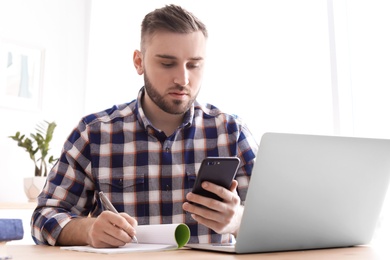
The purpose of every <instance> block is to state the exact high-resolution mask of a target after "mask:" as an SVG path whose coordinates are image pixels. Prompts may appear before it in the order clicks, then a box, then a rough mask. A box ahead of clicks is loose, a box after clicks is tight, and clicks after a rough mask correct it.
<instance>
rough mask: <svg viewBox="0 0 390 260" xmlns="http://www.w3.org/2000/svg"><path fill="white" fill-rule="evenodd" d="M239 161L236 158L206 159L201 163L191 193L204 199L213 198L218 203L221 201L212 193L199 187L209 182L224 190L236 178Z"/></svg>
mask: <svg viewBox="0 0 390 260" xmlns="http://www.w3.org/2000/svg"><path fill="white" fill-rule="evenodd" d="M239 165H240V159H239V158H237V157H207V158H205V159H204V160H203V161H202V164H201V166H200V168H199V173H198V176H197V177H196V180H195V184H194V187H193V189H192V192H193V193H195V194H199V195H202V196H205V197H209V198H213V199H216V200H219V201H222V199H221V198H220V197H219V196H217V195H215V194H214V193H212V192H209V191H206V190H204V189H203V188H202V187H201V184H202V182H204V181H209V182H212V183H215V184H217V185H219V186H222V187H224V188H226V189H229V188H230V185H231V183H232V181H233V179H234V177H235V176H236V172H237V169H238V166H239Z"/></svg>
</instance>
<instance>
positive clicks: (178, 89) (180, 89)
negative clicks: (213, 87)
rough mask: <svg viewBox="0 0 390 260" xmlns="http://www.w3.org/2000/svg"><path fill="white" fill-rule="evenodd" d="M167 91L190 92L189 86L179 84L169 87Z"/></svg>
mask: <svg viewBox="0 0 390 260" xmlns="http://www.w3.org/2000/svg"><path fill="white" fill-rule="evenodd" d="M169 91H179V92H185V93H187V94H188V93H190V90H189V88H186V87H184V86H181V85H175V86H172V87H170V88H169Z"/></svg>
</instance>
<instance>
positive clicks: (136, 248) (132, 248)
mask: <svg viewBox="0 0 390 260" xmlns="http://www.w3.org/2000/svg"><path fill="white" fill-rule="evenodd" d="M175 248H177V247H176V246H175V245H161V244H137V243H130V244H127V245H125V246H123V247H118V248H94V247H91V246H64V247H61V249H64V250H72V251H80V252H90V253H100V254H121V253H130V252H150V251H163V250H169V249H175Z"/></svg>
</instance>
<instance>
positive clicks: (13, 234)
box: [0, 218, 24, 241]
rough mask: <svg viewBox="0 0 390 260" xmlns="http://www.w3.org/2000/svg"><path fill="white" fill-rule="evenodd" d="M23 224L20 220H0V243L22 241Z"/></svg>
mask: <svg viewBox="0 0 390 260" xmlns="http://www.w3.org/2000/svg"><path fill="white" fill-rule="evenodd" d="M23 235H24V231H23V222H22V220H21V219H4V218H0V241H11V240H20V239H23Z"/></svg>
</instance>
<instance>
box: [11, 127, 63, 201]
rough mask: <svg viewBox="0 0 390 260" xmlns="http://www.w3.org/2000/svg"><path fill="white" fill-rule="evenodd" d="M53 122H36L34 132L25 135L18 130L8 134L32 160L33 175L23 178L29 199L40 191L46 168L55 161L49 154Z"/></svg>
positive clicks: (32, 198) (34, 197) (44, 179)
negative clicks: (10, 134) (11, 134)
mask: <svg viewBox="0 0 390 260" xmlns="http://www.w3.org/2000/svg"><path fill="white" fill-rule="evenodd" d="M56 126H57V125H56V123H55V122H47V121H44V122H42V123H39V124H37V127H36V129H35V130H36V132H35V133H31V134H30V137H27V136H26V135H24V134H21V133H20V132H16V134H15V135H13V136H9V138H11V139H12V140H15V141H16V142H17V144H18V146H19V147H22V148H23V149H24V150H25V151H26V152H27V153H28V154H29V156H30V159H31V160H32V161H33V162H34V176H33V177H28V178H24V191H25V193H26V195H27V197H28V198H29V201H34V200H35V199H36V198H37V196H38V195H39V193H40V192H41V190H42V188H43V185H44V184H45V181H46V176H47V174H48V170H49V169H48V168H49V166H51V165H52V164H53V163H55V162H56V161H57V158H54V156H53V155H51V156H49V150H50V142H51V140H52V139H53V133H54V129H55V128H56Z"/></svg>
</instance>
